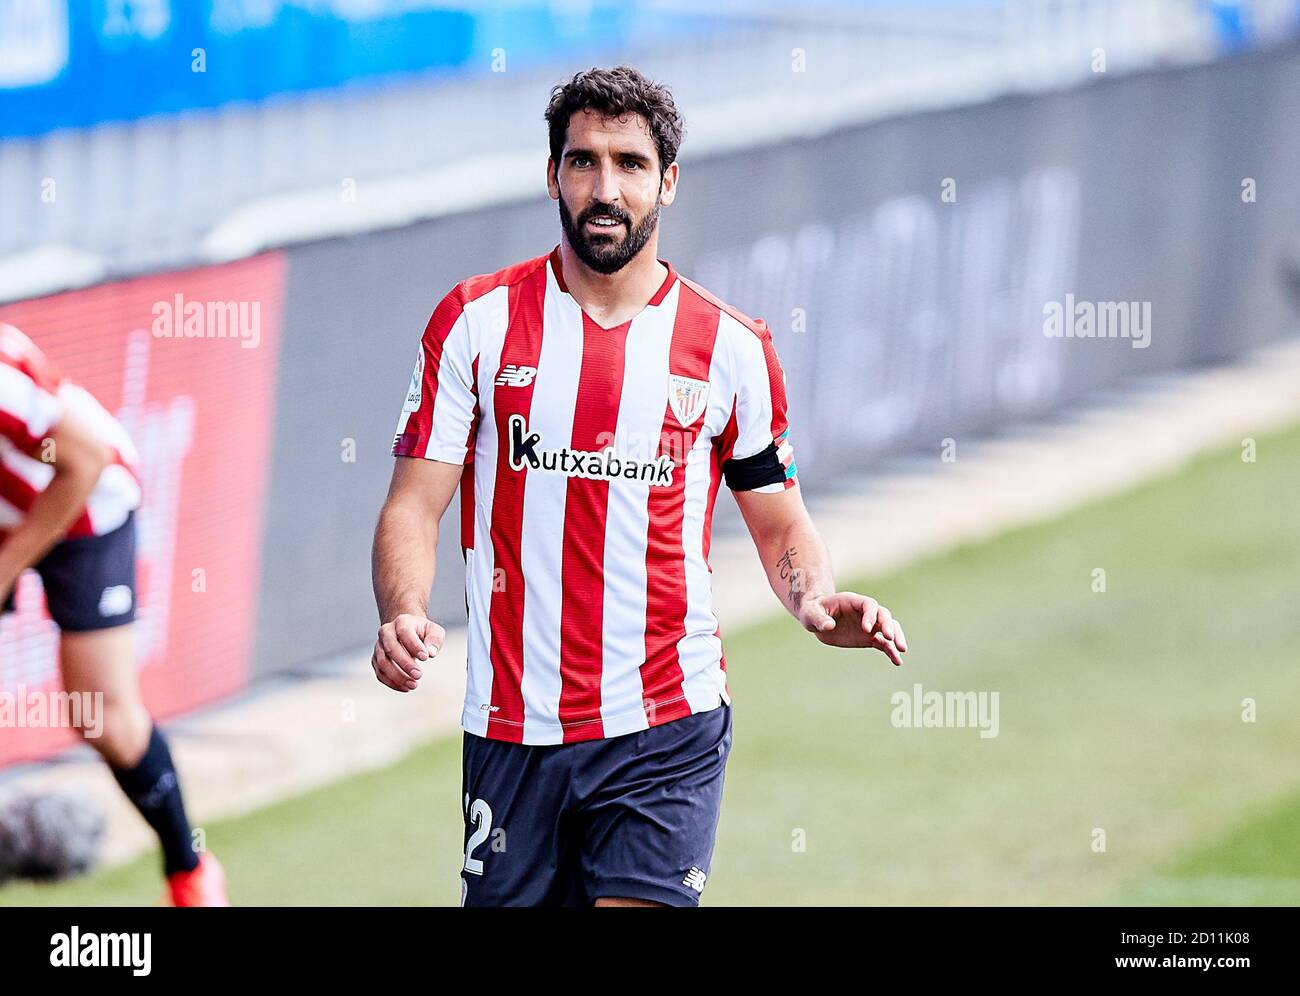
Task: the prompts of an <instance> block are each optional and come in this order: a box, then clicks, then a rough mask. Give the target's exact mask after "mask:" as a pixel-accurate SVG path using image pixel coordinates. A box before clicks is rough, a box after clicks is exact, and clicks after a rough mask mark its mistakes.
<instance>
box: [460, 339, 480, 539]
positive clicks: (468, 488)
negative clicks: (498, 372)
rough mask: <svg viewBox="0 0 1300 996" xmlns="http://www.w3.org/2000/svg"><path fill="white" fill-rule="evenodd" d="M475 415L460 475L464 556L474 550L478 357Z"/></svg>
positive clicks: (475, 379) (474, 367) (475, 381)
mask: <svg viewBox="0 0 1300 996" xmlns="http://www.w3.org/2000/svg"><path fill="white" fill-rule="evenodd" d="M472 370H473V381H474V415H473V417H472V418H471V419H470V423H469V435H468V436H467V438H466V439H465V469H464V470H463V471H461V475H460V549H461V553H462V555H463V554H464V552H465V551H466V550H472V549H473V548H474V443H475V440H476V439H477V437H478V424H479V421H480V420H481V419H482V418H483V409H482V408H481V407H480V405H479V396H478V356H477V355H475V357H474V364H473V367H472Z"/></svg>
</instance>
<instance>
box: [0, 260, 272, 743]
mask: <svg viewBox="0 0 1300 996" xmlns="http://www.w3.org/2000/svg"><path fill="white" fill-rule="evenodd" d="M284 268H285V267H284V260H283V257H282V256H281V255H280V254H278V253H268V254H265V255H262V256H257V257H254V258H252V259H247V260H242V261H240V262H237V263H230V264H226V265H222V266H213V267H206V268H203V269H198V270H190V271H187V272H183V273H170V274H165V275H162V276H156V277H148V278H144V279H139V280H129V281H124V282H122V283H117V284H111V285H106V286H101V287H94V288H91V289H88V290H81V291H72V292H68V293H64V294H58V295H55V296H52V297H46V298H40V299H36V300H31V301H23V302H19V303H16V304H11V305H4V306H0V321H5V322H8V323H9V324H11V325H15V326H17V327H18V328H19V329H21V330H22V331H24V332H26V333H27V335H28V336H29V337H30V338H31V339H32V340H34V341H35V342H36V344H37V345H38V346H39V347H40V348H41V349H42V350H44V351H45V353H46V355H48V356H49V357H50V359H51V360H52V361H53V362H54V363H55V364H56V365H57V366H58V367H59V368H60V369H61V371H62V372H63V373H64V375H65V376H67V377H68V378H70V379H71V380H73V381H75V382H76V383H77V384H79V385H80V386H82V387H84V388H85V389H86V390H88V391H90V392H91V393H92V394H94V395H95V396H96V397H97V398H98V399H99V401H100V402H101V403H102V404H103V405H104V407H105V408H107V409H108V410H109V411H110V412H113V413H114V414H115V415H116V416H117V417H118V419H119V420H120V421H121V422H122V424H123V425H124V426H125V427H126V429H127V431H128V432H129V433H130V434H131V436H132V438H133V439H134V441H135V444H136V447H137V448H138V450H139V453H140V470H141V478H142V487H143V494H144V498H143V504H142V506H141V508H140V511H139V512H138V513H137V515H136V523H137V529H138V532H137V570H138V591H137V597H136V603H137V621H136V624H135V643H136V648H137V653H138V665H139V668H140V679H141V684H142V686H143V689H144V696H145V702H146V704H147V705H148V706H149V708H150V710H151V711H152V712H153V714H154V715H155V716H156V717H158V718H165V717H167V716H173V715H175V714H177V713H180V712H184V711H185V710H187V709H191V708H193V707H194V706H197V705H200V704H202V703H205V702H211V701H214V700H216V699H220V698H222V697H223V696H226V695H229V694H230V693H231V692H234V691H236V690H238V689H239V688H241V687H243V686H244V685H245V684H246V683H247V681H248V676H249V673H250V658H251V653H252V639H253V630H254V625H255V621H256V618H255V617H256V599H257V591H258V565H259V558H260V552H261V551H260V548H261V530H262V511H263V500H264V496H265V492H266V486H267V480H268V472H269V467H268V463H269V459H270V451H271V439H272V434H273V425H274V416H275V384H276V377H275V373H276V369H275V368H276V353H277V344H278V332H279V328H280V313H281V294H282V288H283V284H284ZM17 601H18V610H17V612H16V613H14V614H11V615H8V616H5V617H4V618H2V619H0V707H3V706H7V707H8V708H7V710H5V709H3V708H0V714H2V715H3V719H4V721H3V722H0V765H4V764H7V763H11V762H13V761H16V760H22V759H32V758H38V757H43V756H46V755H48V754H50V753H52V752H53V751H55V750H57V749H59V748H61V747H64V746H66V745H67V744H69V743H72V742H74V741H75V739H76V735H75V734H74V733H73V732H72V731H70V730H68V729H65V728H60V727H59V726H58V725H57V724H55V723H53V722H51V721H49V720H46V721H45V722H43V723H42V722H39V721H38V720H39V719H40V710H39V709H33V708H24V706H25V705H26V706H31V704H32V703H33V702H35V701H37V700H39V699H40V698H41V697H45V698H47V699H48V698H49V697H50V693H52V692H54V691H56V690H58V689H59V688H60V687H61V685H60V681H59V674H58V629H57V628H56V627H55V626H54V624H53V622H51V620H50V618H49V616H48V614H47V613H46V611H45V601H44V594H43V592H42V591H41V581H40V578H39V577H38V576H37V575H36V574H35V572H33V571H27V572H25V573H24V574H23V577H22V579H21V580H20V582H19V584H18V588H17ZM6 700H7V701H6Z"/></svg>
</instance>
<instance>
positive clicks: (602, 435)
mask: <svg viewBox="0 0 1300 996" xmlns="http://www.w3.org/2000/svg"><path fill="white" fill-rule="evenodd" d="M631 325H632V322H631V320H629V321H626V322H624V323H623V324H622V325H619V326H617V327H616V328H612V329H608V330H606V329H603V328H601V327H600V326H599V325H597V324H596V323H595V322H594V321H592V320H591V319H590V318H588V317H587V315H586V313H585V312H584V313H583V315H582V368H581V370H580V371H579V373H578V394H577V396H578V398H579V399H581V403H580V404H579V405H578V406H577V408H576V409H575V411H574V413H573V438H572V439H571V440H570V443H569V445H570V446H571V447H572V448H573V449H575V450H589V451H599V450H603V449H605V447H607V446H608V445H609V444H610V441H611V440H612V439H613V438H614V434H615V432H616V431H617V429H618V408H619V402H620V401H621V400H622V396H623V376H624V373H625V371H624V362H625V355H626V346H627V333H628V329H629V328H630V327H631ZM608 511H609V481H593V480H590V479H588V478H585V477H570V478H569V479H568V485H567V489H566V492H565V499H564V545H563V551H564V554H563V556H564V560H563V565H562V567H561V578H562V582H561V601H560V723H561V724H562V725H563V727H564V740H565V742H566V743H568V742H571V741H575V740H598V739H601V738H603V737H604V736H605V727H604V723H603V722H602V721H601V719H600V679H601V672H602V671H603V668H604V638H603V634H604V631H605V521H606V515H607V513H608ZM570 724H574V725H573V728H572V729H570Z"/></svg>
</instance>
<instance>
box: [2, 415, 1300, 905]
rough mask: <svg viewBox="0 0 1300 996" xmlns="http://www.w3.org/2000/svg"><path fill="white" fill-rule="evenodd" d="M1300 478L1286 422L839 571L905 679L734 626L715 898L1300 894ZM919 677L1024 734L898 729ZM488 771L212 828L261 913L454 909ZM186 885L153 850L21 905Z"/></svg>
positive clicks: (379, 782) (243, 896)
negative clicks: (899, 643) (471, 789)
mask: <svg viewBox="0 0 1300 996" xmlns="http://www.w3.org/2000/svg"><path fill="white" fill-rule="evenodd" d="M1298 495H1300V428H1292V429H1290V430H1288V431H1286V432H1284V433H1279V434H1276V435H1272V436H1268V437H1263V438H1260V439H1259V440H1258V460H1257V462H1256V463H1253V464H1247V463H1243V462H1242V460H1241V457H1240V450H1239V449H1238V448H1237V447H1233V448H1230V449H1227V450H1224V451H1222V452H1218V453H1215V454H1212V455H1209V456H1206V457H1204V458H1202V459H1199V460H1198V461H1196V462H1195V463H1194V464H1193V465H1191V466H1189V467H1187V468H1185V469H1184V470H1182V471H1180V472H1178V473H1177V474H1174V475H1172V476H1169V477H1166V478H1163V479H1160V480H1157V481H1154V482H1152V483H1150V484H1148V485H1146V486H1144V487H1142V488H1140V489H1137V490H1135V491H1133V492H1131V493H1128V494H1125V495H1122V496H1119V497H1116V498H1113V499H1109V500H1106V501H1104V502H1099V503H1095V504H1091V505H1088V506H1086V507H1084V508H1082V509H1080V510H1078V511H1076V512H1073V513H1071V514H1069V515H1067V516H1065V517H1063V518H1060V519H1058V520H1055V521H1052V522H1050V523H1046V524H1042V525H1036V526H1032V527H1029V528H1024V529H1020V530H1016V531H1014V532H1011V533H1008V534H1006V535H1003V536H1000V537H998V538H996V539H994V540H992V541H989V542H986V543H980V544H978V545H970V546H966V547H962V548H960V549H957V550H955V551H953V552H951V553H949V554H947V555H945V556H942V557H939V558H935V559H932V560H929V561H926V562H923V563H920V564H917V565H915V566H913V567H911V568H909V569H907V570H905V571H902V572H900V573H898V574H895V575H892V576H889V577H884V578H873V579H860V578H857V579H853V578H840V579H838V580H839V584H840V587H842V588H851V589H855V590H859V591H865V592H868V593H870V594H873V595H876V596H878V597H879V598H880V599H881V600H882V601H884V602H885V603H886V604H888V605H889V606H891V607H892V608H893V609H894V611H895V612H896V614H897V615H898V616H899V618H901V619H903V620H904V621H905V623H906V625H907V632H908V638H909V643H910V645H911V648H912V649H911V652H910V653H909V654H908V660H907V664H906V666H905V667H903V668H902V669H895V668H892V667H891V666H890V665H889V664H888V662H887V661H886V660H885V659H884V657H882V656H880V655H867V654H865V653H856V654H855V653H850V652H848V651H839V650H833V649H831V648H827V647H823V646H822V645H820V644H818V643H817V642H816V641H815V640H814V639H813V638H812V637H811V636H810V635H808V634H806V633H804V632H803V631H802V630H801V629H799V628H798V627H797V625H796V624H795V623H794V622H793V620H791V619H789V618H786V617H780V618H777V617H774V619H773V621H771V622H770V623H766V624H764V625H761V626H756V627H752V628H750V629H748V630H745V631H740V632H735V633H727V634H725V639H726V644H727V658H728V664H729V674H730V682H731V688H732V692H733V695H734V699H735V706H736V715H735V722H736V728H735V743H734V747H733V752H732V758H731V762H730V765H729V767H728V774H727V787H726V801H725V804H724V810H723V816H722V825H721V828H720V831H719V839H718V847H717V852H716V854H715V859H714V867H713V871H712V874H711V875H710V877H709V885H708V888H707V890H706V891H705V894H704V901H705V902H706V903H707V904H712V905H720V904H855V903H865V904H904V903H935V904H967V903H994V904H998V903H1031V904H1061V903H1069V904H1098V903H1101V904H1110V903H1118V904H1155V905H1179V904H1211V905H1214V904H1228V905H1241V904H1286V905H1300V765H1298V763H1297V761H1298V759H1297V753H1296V747H1297V744H1300V668H1297V666H1296V665H1297V658H1298V656H1300V654H1298V651H1297V648H1298V647H1300V513H1298V512H1297V507H1298V506H1297V496H1298ZM724 500H725V499H724ZM864 528H866V529H870V522H869V520H868V521H866V522H864ZM1095 568H1103V569H1104V570H1105V572H1106V586H1107V590H1106V592H1105V593H1096V592H1094V591H1093V590H1092V583H1093V571H1094V569H1095ZM773 605H774V606H775V601H774V602H773ZM915 682H919V683H921V684H922V686H923V687H924V689H926V690H938V691H976V692H978V691H987V692H993V691H996V692H998V693H999V697H1000V716H999V720H1000V732H999V735H998V736H997V737H995V738H991V739H981V738H980V737H979V735H978V731H976V730H974V729H905V728H904V729H900V728H896V727H894V726H893V725H892V724H891V722H890V713H891V704H890V695H891V693H893V692H894V691H896V690H910V689H911V687H912V685H913V683H915ZM1246 699H1252V700H1253V701H1254V703H1255V708H1256V710H1257V719H1256V721H1255V722H1244V721H1243V718H1242V710H1243V700H1246ZM459 778H460V767H459V739H458V738H451V739H447V740H443V741H440V742H437V743H432V744H429V745H427V746H425V747H423V748H421V749H420V750H417V751H416V752H414V753H413V754H411V755H410V756H408V757H407V758H406V759H404V760H403V761H402V762H400V763H398V764H396V765H393V766H392V767H390V768H387V769H385V770H382V771H377V772H372V773H368V774H364V775H359V776H357V777H353V778H349V779H347V780H345V781H342V782H339V783H337V784H335V785H332V786H330V787H327V788H325V789H322V790H319V791H316V792H312V793H310V794H308V795H305V796H303V797H300V798H296V799H291V800H288V801H285V802H282V803H280V804H278V805H275V806H272V807H270V808H268V809H265V810H262V811H260V812H257V813H254V814H251V815H248V816H245V817H242V818H239V819H232V820H227V821H222V822H217V823H212V824H210V825H208V826H207V827H206V830H207V833H208V842H209V845H210V846H211V847H212V848H213V850H214V851H215V852H216V853H217V854H218V855H219V856H220V857H221V858H222V860H223V862H224V863H225V865H226V867H227V870H228V872H229V873H230V876H231V895H232V899H233V900H234V901H235V902H236V903H239V904H266V905H296V904H370V905H379V904H453V903H455V901H456V900H457V898H458V895H459V883H458V873H459V866H460V851H461V823H460V803H459ZM1097 829H1100V830H1102V831H1104V833H1105V850H1104V852H1100V853H1099V852H1097V851H1095V850H1094V849H1093V841H1094V832H1095V830H1097ZM159 894H160V888H159V880H158V877H157V859H156V858H154V857H150V858H148V859H142V860H139V861H137V862H135V863H133V864H131V865H128V866H126V867H122V868H118V869H114V870H111V871H108V872H106V873H104V874H101V875H98V876H96V877H93V878H90V879H87V880H82V881H78V882H73V883H68V884H64V885H60V886H56V887H49V888H35V887H30V886H19V887H10V888H8V889H6V890H0V903H4V904H60V905H80V904H100V905H103V904H149V903H153V902H155V901H156V900H157V899H158V896H159Z"/></svg>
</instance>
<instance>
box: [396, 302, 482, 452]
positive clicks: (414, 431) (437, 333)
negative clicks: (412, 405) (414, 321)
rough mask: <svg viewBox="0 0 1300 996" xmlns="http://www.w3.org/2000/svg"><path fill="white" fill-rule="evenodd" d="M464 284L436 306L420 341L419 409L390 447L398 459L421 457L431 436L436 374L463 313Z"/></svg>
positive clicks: (436, 385)
mask: <svg viewBox="0 0 1300 996" xmlns="http://www.w3.org/2000/svg"><path fill="white" fill-rule="evenodd" d="M465 301H466V295H465V284H464V283H463V282H462V283H459V284H457V285H456V287H455V289H454V290H453V291H452V292H451V293H450V294H448V295H447V296H446V297H444V298H443V299H442V300H441V301H439V302H438V306H437V307H436V308H434V309H433V314H432V315H430V316H429V322H428V324H427V325H425V327H424V336H423V338H422V339H421V340H420V345H421V348H422V349H423V350H424V374H423V376H422V377H421V378H420V407H419V409H418V410H417V411H414V412H412V413H411V417H410V418H409V419H407V421H406V430H405V431H404V432H403V433H402V434H401V435H400V436H399V437H398V438H397V440H396V442H395V443H394V444H393V452H394V453H396V454H398V455H400V456H413V457H423V456H424V451H425V447H427V446H428V445H429V437H430V436H431V435H432V434H433V401H434V398H436V397H437V396H438V370H439V369H440V368H441V366H442V349H443V345H444V344H445V343H446V341H447V336H449V335H450V334H451V330H452V328H453V327H454V326H455V325H456V321H457V320H458V319H459V318H460V316H461V312H462V311H464V310H465Z"/></svg>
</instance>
